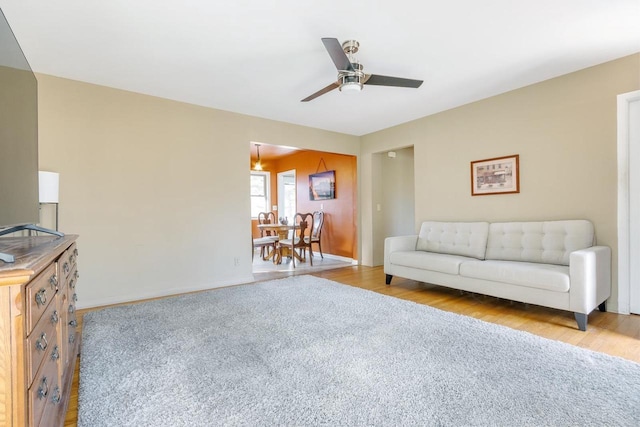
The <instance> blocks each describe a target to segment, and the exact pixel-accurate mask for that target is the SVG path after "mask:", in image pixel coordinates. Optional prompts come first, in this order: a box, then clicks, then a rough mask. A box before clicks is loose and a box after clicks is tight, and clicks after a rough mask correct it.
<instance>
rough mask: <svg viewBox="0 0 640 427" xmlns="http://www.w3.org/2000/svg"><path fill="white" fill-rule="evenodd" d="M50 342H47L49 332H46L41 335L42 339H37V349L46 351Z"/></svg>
mask: <svg viewBox="0 0 640 427" xmlns="http://www.w3.org/2000/svg"><path fill="white" fill-rule="evenodd" d="M48 345H49V343H48V342H47V334H45V333H44V332H43V333H42V334H41V335H40V339H37V340H36V349H38V350H42V351H45V350H46V349H47V346H48Z"/></svg>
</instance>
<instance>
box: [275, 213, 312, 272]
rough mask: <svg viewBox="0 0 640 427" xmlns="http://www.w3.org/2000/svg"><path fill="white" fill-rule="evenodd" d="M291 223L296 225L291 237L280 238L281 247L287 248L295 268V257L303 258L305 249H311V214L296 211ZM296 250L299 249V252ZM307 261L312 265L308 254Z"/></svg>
mask: <svg viewBox="0 0 640 427" xmlns="http://www.w3.org/2000/svg"><path fill="white" fill-rule="evenodd" d="M293 224H294V225H295V226H296V227H295V228H294V230H293V235H292V238H290V239H283V240H280V242H279V245H280V247H281V248H287V249H288V250H289V254H290V255H291V262H292V263H293V268H296V258H297V257H299V259H300V260H304V259H305V253H306V249H307V248H309V251H311V243H310V241H311V240H310V239H311V230H313V214H311V213H297V214H296V215H295V217H294V220H293ZM296 250H299V251H300V252H299V254H300V255H297V254H298V252H296ZM309 263H311V265H312V266H313V258H312V257H311V256H309Z"/></svg>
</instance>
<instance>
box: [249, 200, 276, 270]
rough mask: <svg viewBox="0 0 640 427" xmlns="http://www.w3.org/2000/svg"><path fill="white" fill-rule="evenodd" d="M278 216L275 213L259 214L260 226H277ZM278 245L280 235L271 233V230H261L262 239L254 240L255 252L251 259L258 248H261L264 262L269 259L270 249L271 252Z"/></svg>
mask: <svg viewBox="0 0 640 427" xmlns="http://www.w3.org/2000/svg"><path fill="white" fill-rule="evenodd" d="M275 223H276V216H275V214H274V213H273V212H260V213H259V214H258V224H275ZM277 243H278V234H277V233H275V232H273V233H272V232H271V230H262V229H260V237H258V238H256V239H253V250H252V253H251V259H252V260H253V257H254V255H255V252H256V248H260V256H261V257H262V259H263V260H266V259H268V258H269V254H270V251H269V248H271V250H272V251H273V250H275V249H276V245H277Z"/></svg>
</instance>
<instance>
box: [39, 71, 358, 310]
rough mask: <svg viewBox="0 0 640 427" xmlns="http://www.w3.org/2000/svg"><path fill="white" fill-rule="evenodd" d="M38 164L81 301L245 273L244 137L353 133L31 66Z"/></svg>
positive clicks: (342, 148)
mask: <svg viewBox="0 0 640 427" xmlns="http://www.w3.org/2000/svg"><path fill="white" fill-rule="evenodd" d="M38 83H39V114H40V117H39V119H40V126H39V139H40V154H39V156H40V169H41V170H49V171H55V172H59V173H60V229H61V230H62V231H63V232H66V233H69V234H79V235H80V239H79V248H80V257H79V269H80V273H81V286H80V287H79V290H78V294H79V302H78V306H79V307H88V306H95V305H102V304H107V303H114V302H120V301H128V300H135V299H140V298H146V297H154V296H159V295H166V294H173V293H179V292H186V291H190V290H197V289H205V288H211V287H217V286H223V285H227V284H234V283H241V282H245V281H249V280H252V278H253V276H252V274H251V243H250V240H249V239H250V238H251V228H250V226H249V225H250V209H249V197H248V188H249V173H248V171H247V159H248V158H249V154H250V153H249V150H250V144H249V143H248V142H249V141H262V142H267V143H271V144H278V145H288V146H297V147H301V148H308V149H316V150H323V151H332V152H336V153H342V154H351V155H358V153H359V138H357V137H352V136H347V135H341V134H337V133H333V132H326V131H320V130H317V129H311V128H305V127H302V126H295V125H289V124H285V123H280V122H274V121H269V120H264V119H259V118H254V117H249V116H243V115H239V114H234V113H228V112H224V111H219V110H213V109H209V108H203V107H198V106H194V105H189V104H184V103H179V102H174V101H169V100H165V99H160V98H154V97H150V96H146V95H140V94H135V93H131V92H125V91H121V90H116V89H111V88H106V87H101V86H96V85H91V84H86V83H80V82H76V81H71V80H65V79H60V78H56V77H51V76H47V75H38Z"/></svg>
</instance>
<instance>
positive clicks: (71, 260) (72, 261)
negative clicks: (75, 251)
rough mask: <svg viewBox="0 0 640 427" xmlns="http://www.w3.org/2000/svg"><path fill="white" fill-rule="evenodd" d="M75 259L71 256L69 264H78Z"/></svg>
mask: <svg viewBox="0 0 640 427" xmlns="http://www.w3.org/2000/svg"><path fill="white" fill-rule="evenodd" d="M75 258H76V257H74V256H73V255H71V256H70V257H69V262H70V263H71V264H74V263H75V262H76V260H75Z"/></svg>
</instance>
